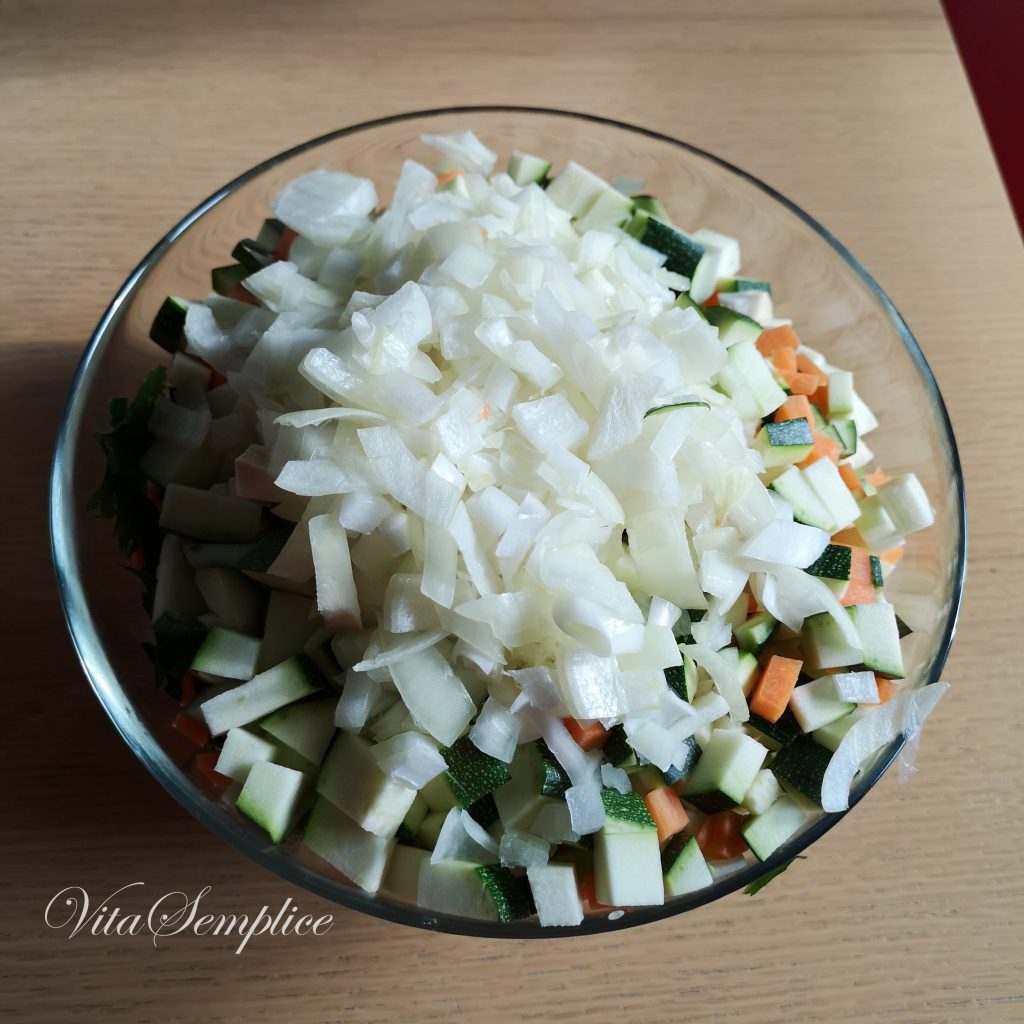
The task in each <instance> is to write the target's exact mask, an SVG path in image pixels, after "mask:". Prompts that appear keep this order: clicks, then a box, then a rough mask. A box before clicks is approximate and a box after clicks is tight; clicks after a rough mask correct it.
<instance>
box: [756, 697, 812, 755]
mask: <svg viewBox="0 0 1024 1024" xmlns="http://www.w3.org/2000/svg"><path fill="white" fill-rule="evenodd" d="M746 724H747V727H748V728H750V729H753V730H754V731H755V732H756V733H758V734H759V735H760V736H761V737H762V742H764V744H765V746H767V747H771V748H773V749H778V748H779V747H784V746H786V745H787V744H789V743H792V742H793V741H794V740H795V739H797V738H798V737H799V736H802V735H803V730H802V729H801V728H800V723H799V722H798V721H797V720H796V718H795V717H794V715H793V712H792V711H790V709H789V708H788V707H787V708H786V710H785V711H783V712H782V714H781V715H780V716H779V720H778V721H777V722H769V721H768V719H767V718H762V717H761V716H760V715H755V714H751V716H750V718H749V719H748V720H747V723H746Z"/></svg>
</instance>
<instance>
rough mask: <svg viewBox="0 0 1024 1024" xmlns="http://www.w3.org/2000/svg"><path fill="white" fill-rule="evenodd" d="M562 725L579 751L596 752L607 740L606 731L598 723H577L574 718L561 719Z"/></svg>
mask: <svg viewBox="0 0 1024 1024" xmlns="http://www.w3.org/2000/svg"><path fill="white" fill-rule="evenodd" d="M562 724H563V725H564V726H565V727H566V729H568V730H569V735H570V736H571V737H572V738H573V739H574V740H575V741H576V745H577V746H578V747H579V748H580V749H581V750H596V749H597V748H598V747H599V746H601V744H602V743H604V741H605V740H606V739H607V738H608V730H607V729H606V728H605V727H604V726H603V725H602V724H601V723H600V722H587V723H585V724H584V723H583V722H577V721H576V719H575V718H563V719H562Z"/></svg>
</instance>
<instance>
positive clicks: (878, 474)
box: [864, 469, 889, 487]
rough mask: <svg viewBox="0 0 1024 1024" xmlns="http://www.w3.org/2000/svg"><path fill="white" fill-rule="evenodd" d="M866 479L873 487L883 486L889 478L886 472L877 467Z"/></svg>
mask: <svg viewBox="0 0 1024 1024" xmlns="http://www.w3.org/2000/svg"><path fill="white" fill-rule="evenodd" d="M864 479H865V480H866V481H867V482H868V483H869V484H871V486H872V487H881V486H882V484H884V483H885V481H886V480H888V479H889V478H888V477H887V476H886V475H885V472H884V471H883V470H881V469H876V470H874V472H872V473H868V475H867V476H865V477H864Z"/></svg>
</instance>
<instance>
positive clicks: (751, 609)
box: [747, 590, 759, 615]
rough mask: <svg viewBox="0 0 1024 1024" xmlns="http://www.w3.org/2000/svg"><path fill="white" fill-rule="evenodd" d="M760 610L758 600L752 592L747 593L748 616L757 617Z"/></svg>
mask: <svg viewBox="0 0 1024 1024" xmlns="http://www.w3.org/2000/svg"><path fill="white" fill-rule="evenodd" d="M758 609H759V605H758V603H757V598H756V597H754V595H753V594H752V593H750V591H749V590H748V591H747V615H756V614H757V612H758Z"/></svg>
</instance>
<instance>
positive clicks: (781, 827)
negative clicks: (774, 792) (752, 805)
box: [740, 796, 806, 860]
mask: <svg viewBox="0 0 1024 1024" xmlns="http://www.w3.org/2000/svg"><path fill="white" fill-rule="evenodd" d="M805 820H806V819H805V817H804V812H803V809H802V808H801V807H800V805H799V804H798V803H797V802H796V801H795V800H794V799H793V798H792V797H791V796H780V797H779V798H778V800H776V801H775V803H773V804H772V805H771V807H769V808H768V810H766V811H764V812H763V813H761V814H755V815H752V816H751V817H749V818H748V819H747V820H746V821H745V822H744V823H743V824H742V825H741V826H740V832H741V834H742V835H743V838H744V839H745V840H746V841H747V846H749V847H750V849H751V850H753V851H754V856H756V857H757V858H758V860H767V859H768V858H769V857H770V856H771V855H772V854H773V853H774V852H775V851H776V850H777V849H778V848H779V847H780V846H782V844H783V843H785V842H786V840H787V839H790V838H791V837H792V836H794V835H796V833H797V832H799V831H800V828H801V827H802V826H803V823H804V821H805Z"/></svg>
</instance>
